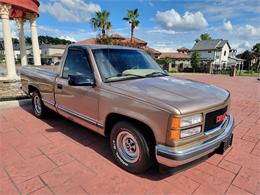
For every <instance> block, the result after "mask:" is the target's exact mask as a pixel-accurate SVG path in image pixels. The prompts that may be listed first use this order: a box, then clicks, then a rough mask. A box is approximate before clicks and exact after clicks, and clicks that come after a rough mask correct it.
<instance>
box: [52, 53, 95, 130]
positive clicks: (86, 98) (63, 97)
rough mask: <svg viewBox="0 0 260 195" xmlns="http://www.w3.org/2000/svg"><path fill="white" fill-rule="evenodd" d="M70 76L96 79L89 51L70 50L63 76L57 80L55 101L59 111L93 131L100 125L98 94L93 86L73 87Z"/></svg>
mask: <svg viewBox="0 0 260 195" xmlns="http://www.w3.org/2000/svg"><path fill="white" fill-rule="evenodd" d="M68 75H90V76H93V77H94V74H93V71H92V68H91V65H90V63H89V59H88V55H87V51H86V50H85V49H82V48H69V49H68V53H67V57H66V60H65V62H64V66H63V70H62V75H60V77H58V78H57V80H56V86H55V99H56V107H57V111H58V112H59V113H60V114H61V115H63V116H65V117H67V118H69V119H70V120H73V121H75V122H77V123H79V124H81V125H84V126H86V127H88V128H91V129H93V130H95V129H97V127H100V125H99V123H98V93H97V88H96V87H93V86H71V85H69V84H68Z"/></svg>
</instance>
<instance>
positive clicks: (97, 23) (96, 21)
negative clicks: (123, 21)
mask: <svg viewBox="0 0 260 195" xmlns="http://www.w3.org/2000/svg"><path fill="white" fill-rule="evenodd" d="M108 19H109V12H107V11H105V10H104V11H98V12H96V16H95V17H94V18H91V19H90V22H91V24H92V26H93V28H94V30H96V29H100V30H101V36H102V38H104V37H105V36H106V31H107V30H110V29H111V27H112V24H111V22H110V21H109V20H108Z"/></svg>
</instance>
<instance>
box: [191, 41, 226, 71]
mask: <svg viewBox="0 0 260 195" xmlns="http://www.w3.org/2000/svg"><path fill="white" fill-rule="evenodd" d="M230 50H231V47H230V45H229V43H228V41H227V40H223V39H212V40H203V41H198V42H197V43H195V44H194V46H193V48H192V49H191V52H194V51H198V52H199V54H200V58H201V61H202V62H203V63H205V64H208V63H211V64H212V65H213V68H215V69H222V68H226V67H227V66H228V57H229V52H230Z"/></svg>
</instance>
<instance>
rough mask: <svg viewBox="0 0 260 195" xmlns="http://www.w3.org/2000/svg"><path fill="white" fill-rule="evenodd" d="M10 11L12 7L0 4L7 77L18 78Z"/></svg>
mask: <svg viewBox="0 0 260 195" xmlns="http://www.w3.org/2000/svg"><path fill="white" fill-rule="evenodd" d="M10 9H11V5H8V4H0V15H1V19H2V27H3V38H4V47H5V61H6V69H7V77H8V78H16V77H17V75H16V70H15V61H14V50H13V42H12V33H11V28H10V23H9V10H10Z"/></svg>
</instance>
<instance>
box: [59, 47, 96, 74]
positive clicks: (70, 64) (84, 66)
mask: <svg viewBox="0 0 260 195" xmlns="http://www.w3.org/2000/svg"><path fill="white" fill-rule="evenodd" d="M91 73H92V70H91V67H90V65H89V62H88V59H87V56H86V54H85V53H84V52H83V51H81V50H72V49H71V50H69V51H68V54H67V58H66V60H65V64H64V67H63V72H62V77H63V78H68V75H90V74H91Z"/></svg>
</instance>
